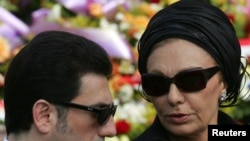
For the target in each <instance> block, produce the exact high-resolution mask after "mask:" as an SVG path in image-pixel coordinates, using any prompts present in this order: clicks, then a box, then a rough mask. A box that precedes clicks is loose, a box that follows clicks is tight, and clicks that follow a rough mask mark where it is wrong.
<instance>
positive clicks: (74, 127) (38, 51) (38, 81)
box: [4, 31, 116, 141]
mask: <svg viewBox="0 0 250 141" xmlns="http://www.w3.org/2000/svg"><path fill="white" fill-rule="evenodd" d="M111 73H112V64H111V62H110V60H109V56H108V55H107V53H106V52H105V51H104V49H103V48H101V47H100V46H99V45H97V44H96V43H94V42H93V41H90V40H88V39H86V38H84V37H81V36H78V35H74V34H71V33H67V32H62V31H46V32H42V33H40V34H38V35H37V36H36V37H34V38H33V40H32V41H31V42H30V43H29V44H27V45H26V46H25V47H24V48H23V49H22V50H21V51H20V52H19V53H18V54H17V55H16V56H15V58H14V59H13V61H12V63H11V65H10V67H9V70H8V72H7V74H6V78H5V86H4V102H5V125H6V132H7V140H8V141H103V140H104V138H105V137H112V136H114V135H115V134H116V129H115V124H114V120H113V116H114V114H115V111H116V106H115V105H114V104H113V99H112V96H111V92H110V89H109V85H108V77H109V76H110V75H111Z"/></svg>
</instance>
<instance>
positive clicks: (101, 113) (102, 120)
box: [56, 102, 117, 125]
mask: <svg viewBox="0 0 250 141" xmlns="http://www.w3.org/2000/svg"><path fill="white" fill-rule="evenodd" d="M56 104H59V105H62V106H67V107H72V108H77V109H81V110H85V111H89V112H93V113H96V114H97V123H98V124H100V125H105V124H106V123H107V122H108V120H109V118H110V116H111V115H112V116H114V115H115V112H116V108H117V105H114V104H112V105H111V106H109V107H101V108H97V107H91V106H85V105H79V104H75V103H70V102H56Z"/></svg>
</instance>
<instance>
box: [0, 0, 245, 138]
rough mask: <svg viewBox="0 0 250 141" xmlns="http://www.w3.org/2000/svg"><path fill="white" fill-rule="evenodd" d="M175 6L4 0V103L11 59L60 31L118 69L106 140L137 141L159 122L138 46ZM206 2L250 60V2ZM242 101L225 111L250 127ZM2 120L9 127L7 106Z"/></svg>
mask: <svg viewBox="0 0 250 141" xmlns="http://www.w3.org/2000/svg"><path fill="white" fill-rule="evenodd" d="M175 1H177V0H1V1H0V13H1V14H0V98H2V97H3V94H2V93H3V85H4V76H5V73H6V70H7V68H8V65H9V63H10V61H11V59H12V58H13V56H15V54H16V53H17V52H18V51H19V50H20V49H21V48H22V47H23V45H25V44H26V43H27V42H28V41H30V40H31V39H32V38H33V37H34V36H35V35H36V34H38V33H39V32H41V31H46V30H61V31H68V32H72V33H75V34H78V35H82V36H85V37H87V38H89V39H91V40H93V41H95V42H97V43H98V44H100V45H101V46H102V47H103V48H104V49H105V50H106V51H107V52H108V54H109V55H110V58H111V59H112V61H113V65H114V71H113V76H112V78H111V79H110V88H111V90H112V94H113V97H114V100H115V102H116V103H117V104H118V105H119V107H118V110H117V113H116V116H115V122H116V128H117V132H118V136H117V137H114V138H109V139H107V140H109V141H130V140H133V139H134V137H135V136H137V135H138V134H140V133H141V132H142V131H144V130H145V128H146V127H148V126H149V125H150V124H151V122H152V121H153V120H154V117H155V111H154V108H153V107H152V104H151V103H148V102H147V101H145V100H144V99H143V98H141V97H140V93H141V87H140V75H139V72H138V70H137V64H136V62H137V50H136V44H137V41H138V39H139V38H140V36H141V34H142V32H143V31H144V29H145V27H146V25H147V23H148V21H149V19H150V18H151V17H152V16H153V15H154V14H155V13H156V12H157V11H159V10H160V9H162V8H163V7H165V6H168V5H169V4H171V3H173V2H175ZM207 1H208V2H210V3H211V4H213V5H215V6H218V7H219V8H221V9H222V10H223V11H225V12H226V14H227V15H228V17H229V18H230V20H231V21H232V23H233V24H234V26H235V29H236V32H237V36H238V37H239V40H240V42H241V44H242V50H243V55H244V56H246V58H250V57H249V56H250V49H249V48H250V0H207ZM248 60H250V59H248ZM249 62H250V61H249ZM249 62H248V63H249ZM249 64H250V63H249ZM249 66H250V65H249ZM249 68H250V67H249ZM249 72H250V69H249ZM246 83H247V85H246V87H244V88H243V92H246V91H247V90H248V89H249V88H250V85H249V84H250V83H249V81H248V80H247V81H246ZM242 101H243V104H242V105H240V106H238V107H236V108H226V109H222V110H224V111H225V112H227V113H229V114H230V115H231V116H233V117H234V118H235V119H237V120H238V121H239V122H242V123H250V110H249V106H250V99H249V97H243V98H242ZM0 120H1V123H3V122H4V109H3V101H2V100H1V101H0Z"/></svg>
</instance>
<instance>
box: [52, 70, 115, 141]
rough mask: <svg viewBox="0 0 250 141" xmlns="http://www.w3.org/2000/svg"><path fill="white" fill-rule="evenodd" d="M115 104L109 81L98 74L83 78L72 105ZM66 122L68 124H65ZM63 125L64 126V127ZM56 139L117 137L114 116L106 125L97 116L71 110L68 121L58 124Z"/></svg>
mask: <svg viewBox="0 0 250 141" xmlns="http://www.w3.org/2000/svg"><path fill="white" fill-rule="evenodd" d="M112 102H113V99H112V95H111V92H110V89H109V85H108V80H107V79H106V78H105V77H104V76H102V75H97V74H93V73H92V74H86V75H84V76H83V77H82V78H81V87H80V92H79V95H78V96H77V97H76V98H74V99H73V100H72V101H71V103H76V104H79V105H85V106H91V107H97V108H101V107H107V106H109V105H111V104H112ZM65 122H66V123H65ZM62 125H63V126H62ZM57 126H58V127H59V128H60V129H58V127H57V131H56V135H55V136H56V138H57V140H60V141H69V140H70V141H103V140H104V137H112V136H115V135H116V128H115V123H114V120H113V116H110V117H109V118H108V121H107V123H106V124H104V125H100V124H98V122H97V114H96V113H93V112H89V111H86V110H81V109H77V108H69V111H68V115H67V117H66V121H64V122H63V123H62V122H60V121H59V122H58V124H57Z"/></svg>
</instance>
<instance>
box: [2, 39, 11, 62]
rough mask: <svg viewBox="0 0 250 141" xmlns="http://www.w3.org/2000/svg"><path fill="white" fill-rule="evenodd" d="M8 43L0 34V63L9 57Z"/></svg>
mask: <svg viewBox="0 0 250 141" xmlns="http://www.w3.org/2000/svg"><path fill="white" fill-rule="evenodd" d="M10 53H11V52H10V45H9V43H8V41H7V40H6V39H4V38H3V37H2V36H0V63H3V62H5V61H6V60H7V59H9V58H10V56H11V55H10Z"/></svg>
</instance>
